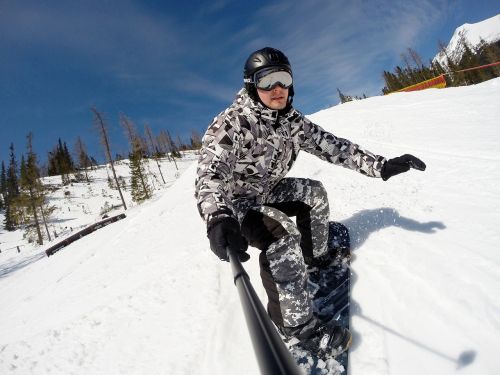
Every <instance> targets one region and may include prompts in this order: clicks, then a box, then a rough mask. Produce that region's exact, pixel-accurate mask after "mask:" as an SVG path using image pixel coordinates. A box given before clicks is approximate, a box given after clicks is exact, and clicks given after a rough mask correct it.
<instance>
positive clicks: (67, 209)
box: [0, 151, 197, 264]
mask: <svg viewBox="0 0 500 375" xmlns="http://www.w3.org/2000/svg"><path fill="white" fill-rule="evenodd" d="M196 158H197V155H196V152H194V151H188V152H184V155H183V157H182V158H181V159H176V160H177V161H176V162H175V163H174V162H173V161H172V159H168V158H162V159H159V160H158V164H157V163H156V162H155V161H153V160H146V161H145V163H144V168H145V172H146V174H147V183H148V185H149V187H150V189H151V192H152V193H153V194H161V192H163V191H165V190H166V189H168V187H169V186H170V185H172V183H173V182H174V181H175V180H176V178H177V176H178V175H179V174H180V173H182V172H183V171H184V170H185V169H186V168H187V167H188V166H189V165H190V164H191V163H192V162H193V160H195V159H196ZM158 165H159V166H160V168H158ZM115 169H116V173H117V177H118V179H119V180H120V181H122V183H123V184H124V185H126V188H122V193H123V197H124V200H125V203H126V204H127V207H132V206H134V205H137V203H135V202H133V201H132V195H131V191H130V167H129V160H128V159H124V160H121V161H117V162H115ZM160 171H161V173H160ZM111 176H112V171H111V167H110V165H109V164H107V165H100V166H98V167H95V168H93V170H89V171H88V177H89V180H90V183H87V182H86V181H85V180H83V181H80V182H76V181H75V179H74V178H73V179H72V180H73V182H72V183H71V184H69V185H65V186H63V185H62V182H61V176H51V177H44V178H43V179H42V182H43V184H44V185H45V186H46V187H47V188H48V189H49V191H50V192H49V193H48V205H49V206H50V207H52V208H53V209H54V211H53V213H52V214H51V215H50V217H48V218H47V224H48V225H47V228H45V226H42V231H43V234H44V238H45V239H44V242H45V243H44V248H47V247H48V245H51V244H54V243H56V242H58V241H61V239H63V238H65V237H68V236H69V235H71V234H73V233H74V232H76V231H78V230H80V229H82V228H85V227H86V226H88V225H89V224H93V223H95V222H96V221H99V220H101V218H102V216H103V215H109V216H111V215H115V214H117V213H119V212H123V206H122V201H121V199H120V196H119V193H118V190H117V189H116V188H112V187H111V186H110V184H109V182H108V180H110V178H111ZM162 176H163V177H162ZM3 222H4V216H3V214H2V213H0V223H1V224H0V263H4V264H5V263H6V262H8V260H9V259H10V258H13V261H14V262H15V258H17V253H18V250H17V249H18V247H19V250H20V251H22V252H23V253H27V254H31V253H33V252H37V251H39V250H40V249H39V247H38V245H37V244H36V243H35V241H34V239H36V235H35V234H33V241H29V239H28V238H27V237H26V233H25V230H24V229H22V228H21V229H18V230H16V231H13V232H8V231H6V230H5V229H4V228H3ZM47 229H48V232H49V234H50V239H51V241H48V238H47V237H48V235H47Z"/></svg>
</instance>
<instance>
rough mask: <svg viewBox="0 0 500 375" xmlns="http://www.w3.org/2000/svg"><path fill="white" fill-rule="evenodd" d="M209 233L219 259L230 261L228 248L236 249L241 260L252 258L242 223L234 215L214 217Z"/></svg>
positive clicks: (211, 245) (213, 248) (209, 226)
mask: <svg viewBox="0 0 500 375" xmlns="http://www.w3.org/2000/svg"><path fill="white" fill-rule="evenodd" d="M207 233H208V239H209V240H210V248H211V249H212V251H213V252H214V253H215V255H217V256H218V257H219V259H221V260H224V261H226V262H228V261H229V255H228V254H227V250H226V248H230V249H231V250H232V251H234V252H235V253H236V254H237V255H238V258H239V259H240V261H241V262H246V261H247V260H248V259H250V255H248V254H247V253H246V251H247V248H248V243H247V241H246V240H245V238H244V237H243V236H242V235H241V230H240V224H239V223H238V221H237V220H236V219H233V218H232V217H224V218H222V219H214V220H213V221H212V222H210V223H209V224H208V230H207Z"/></svg>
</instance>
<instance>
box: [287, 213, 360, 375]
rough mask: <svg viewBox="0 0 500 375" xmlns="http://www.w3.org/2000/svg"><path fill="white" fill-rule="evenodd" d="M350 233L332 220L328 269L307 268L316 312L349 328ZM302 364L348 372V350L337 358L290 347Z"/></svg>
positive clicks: (333, 373)
mask: <svg viewBox="0 0 500 375" xmlns="http://www.w3.org/2000/svg"><path fill="white" fill-rule="evenodd" d="M350 246H351V244H350V237H349V230H348V229H347V227H346V226H345V225H343V224H341V223H338V222H333V221H331V222H330V223H329V235H328V247H329V248H330V249H333V250H334V253H335V254H336V256H335V258H334V260H333V262H332V264H331V265H330V266H329V267H328V268H326V269H321V270H320V269H318V268H315V267H312V268H310V269H308V274H309V281H308V288H309V291H310V293H311V295H312V296H313V309H314V313H315V314H316V315H317V316H318V317H319V318H320V319H322V320H324V321H331V320H332V319H333V320H335V321H336V322H337V323H338V324H339V325H341V326H342V327H345V328H349V320H350V311H349V304H350V286H351V285H350V274H351V272H350V267H349V266H350ZM289 349H290V351H291V353H292V355H293V356H294V358H295V360H296V361H297V363H298V364H299V366H300V367H302V368H303V370H305V372H306V373H307V374H309V375H319V374H321V375H326V374H328V375H337V374H347V368H348V360H349V352H348V351H346V352H344V353H342V354H340V355H339V356H337V357H336V358H333V357H324V358H319V357H318V356H316V355H313V354H311V353H308V352H307V351H305V350H303V349H301V348H300V346H299V345H297V346H292V347H289Z"/></svg>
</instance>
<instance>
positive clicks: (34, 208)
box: [29, 188, 43, 245]
mask: <svg viewBox="0 0 500 375" xmlns="http://www.w3.org/2000/svg"><path fill="white" fill-rule="evenodd" d="M29 192H30V203H31V209H32V210H33V217H34V218H35V225H36V233H37V235H38V244H39V245H43V237H42V231H41V230H40V222H39V221H38V214H37V213H36V204H35V194H34V193H33V189H32V188H30V189H29Z"/></svg>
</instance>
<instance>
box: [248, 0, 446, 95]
mask: <svg viewBox="0 0 500 375" xmlns="http://www.w3.org/2000/svg"><path fill="white" fill-rule="evenodd" d="M448 11H449V7H448V3H447V2H446V1H429V0H423V1H418V2H400V1H349V2H343V1H342V2H340V1H328V0H317V1H308V2H296V3H295V2H294V3H293V5H291V3H290V2H285V1H283V2H279V3H273V4H272V5H270V6H265V7H263V8H261V9H260V10H259V12H258V14H257V15H256V16H254V17H253V20H255V22H259V25H260V26H261V27H260V28H259V29H260V34H261V35H259V36H257V35H255V37H254V39H253V40H251V41H250V42H248V44H247V45H250V46H256V45H258V44H260V46H263V44H270V42H272V43H274V44H275V45H277V46H283V49H284V50H285V51H286V53H287V54H288V56H289V57H290V58H291V60H292V64H293V65H294V68H295V71H296V74H297V76H298V77H297V78H300V79H301V80H303V81H304V82H305V83H304V85H305V86H307V87H308V88H309V90H311V91H312V92H314V93H316V94H319V93H320V92H321V91H323V90H322V89H319V88H317V86H320V85H330V86H332V87H331V90H332V89H333V90H335V91H336V87H337V86H339V85H340V86H342V85H348V86H349V87H356V86H358V87H359V86H361V80H366V74H365V73H366V70H367V69H369V68H370V66H371V65H372V64H374V63H377V62H380V61H382V60H387V61H390V60H391V59H392V60H393V59H394V58H398V57H399V55H400V53H402V52H404V51H405V50H406V49H407V48H408V47H413V48H415V45H416V44H418V41H419V36H420V35H421V34H422V33H425V31H426V29H428V28H429V27H430V26H432V25H435V24H436V23H437V22H439V21H440V18H441V17H443V16H444V15H445V14H446V13H447V12H448ZM385 68H386V69H390V68H391V67H390V66H387V67H385ZM381 73H382V72H380V73H379V74H381ZM373 80H375V81H380V78H379V76H378V75H377V76H375V77H373ZM367 86H372V87H373V84H371V83H369V84H367ZM331 90H330V91H331ZM353 94H355V93H353ZM359 94H361V93H359Z"/></svg>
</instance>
